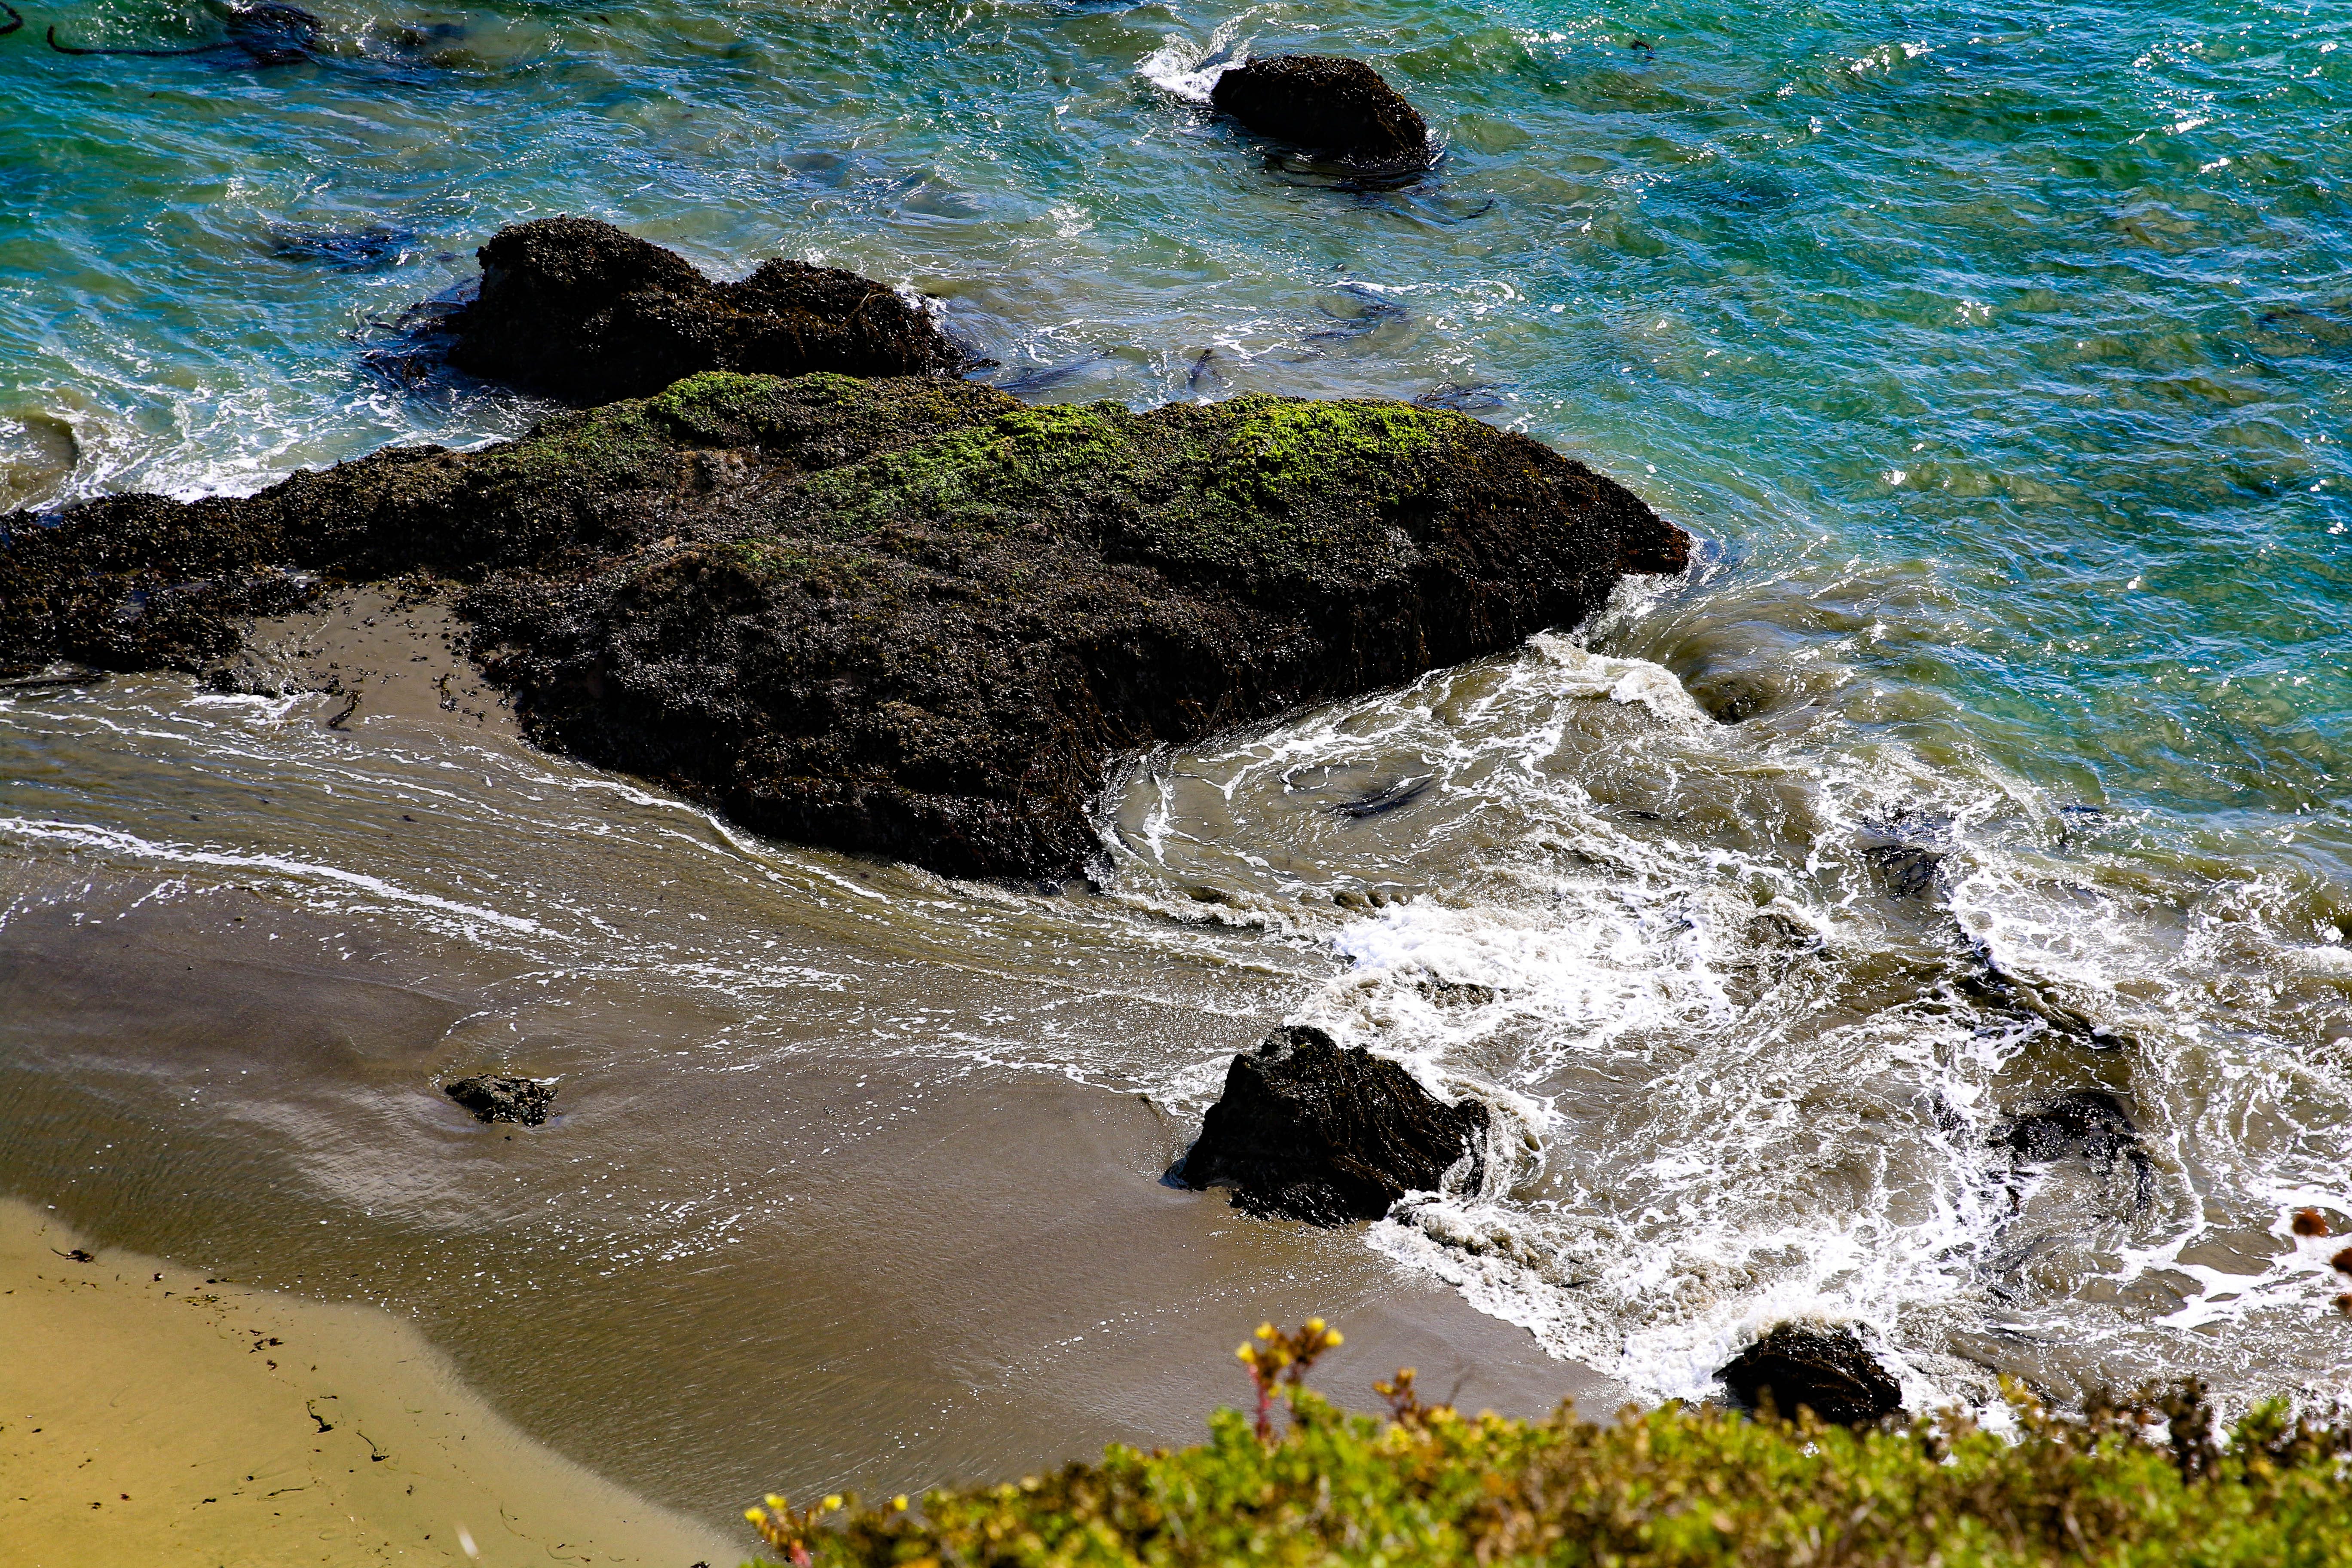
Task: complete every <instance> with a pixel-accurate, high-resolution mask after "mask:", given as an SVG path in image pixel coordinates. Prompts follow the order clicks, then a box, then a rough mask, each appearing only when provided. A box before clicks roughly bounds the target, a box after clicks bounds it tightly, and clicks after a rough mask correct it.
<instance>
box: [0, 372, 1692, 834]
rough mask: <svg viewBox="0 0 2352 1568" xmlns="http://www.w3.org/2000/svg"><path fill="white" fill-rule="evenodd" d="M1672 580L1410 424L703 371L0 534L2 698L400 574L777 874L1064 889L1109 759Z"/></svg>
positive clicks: (1362, 406)
mask: <svg viewBox="0 0 2352 1568" xmlns="http://www.w3.org/2000/svg"><path fill="white" fill-rule="evenodd" d="M1686 550H1687V540H1686V539H1685V536H1684V535H1683V533H1682V532H1681V531H1680V530H1678V529H1676V528H1675V527H1674V526H1673V525H1672V524H1670V523H1667V522H1665V521H1662V520H1661V519H1660V518H1659V517H1658V516H1657V515H1656V514H1655V513H1654V512H1653V511H1651V510H1650V509H1649V508H1648V507H1646V506H1644V505H1643V504H1642V502H1641V501H1640V500H1636V499H1635V498H1634V497H1633V495H1631V494H1630V493H1628V492H1627V491H1626V490H1625V489H1622V487H1620V486H1618V485H1617V484H1615V483H1613V482H1612V481H1611V480H1609V479H1604V478H1602V477H1601V476H1600V475H1598V474H1596V473H1594V472H1592V471H1591V469H1589V468H1585V467H1584V466H1583V465H1581V464H1580V463H1576V462H1572V461H1570V459H1568V458H1563V457H1561V456H1560V455H1559V454H1558V453H1557V452H1554V451H1552V450H1551V449H1549V447H1543V446H1540V445H1538V444H1537V443H1536V442H1533V441H1530V440H1528V439H1527V438H1525V437H1520V436H1516V435H1508V434H1506V433H1504V432H1502V431H1499V430H1496V429H1495V428H1493V427H1492V426H1486V425H1482V424H1480V423H1478V422H1477V421H1475V420H1474V419H1471V418H1468V417H1466V416H1463V415H1459V414H1453V413H1447V412H1444V411H1441V410H1433V409H1418V408H1413V407H1410V406H1407V405H1402V404H1394V403H1371V402H1312V401H1305V400H1298V399H1287V398H1276V397H1264V396H1257V397H1244V398H1237V399H1234V401H1232V402H1228V403H1222V404H1205V405H1204V404H1191V403H1185V404H1170V405H1165V406H1162V407H1160V408H1156V409H1153V410H1151V411H1150V412H1149V413H1144V414H1137V413H1134V412H1131V411H1129V409H1127V408H1125V407H1122V406H1120V405H1116V404H1108V403H1104V404H1095V405H1086V406H1070V405H1063V406H1057V407H1043V408H1032V407H1028V406H1025V405H1023V404H1021V403H1019V402H1017V401H1015V400H1014V399H1013V398H1011V397H1009V396H1006V395H1003V394H1002V393H999V392H996V391H993V390H992V389H990V388H987V387H982V386H977V385H973V384H969V383H964V382H958V381H940V380H935V379H928V378H896V379H888V380H877V381H856V380H852V379H850V378H847V377H845V376H835V375H811V376H803V377H799V378H796V379H793V380H788V381H785V380H775V379H772V378H768V377H763V376H744V375H730V374H708V375H702V376H697V377H694V378H691V379H689V380H688V381H684V382H681V383H679V384H677V385H675V386H673V387H671V388H669V389H668V390H667V392H665V393H663V394H662V395H660V396H658V397H654V398H648V399H646V400H643V401H636V402H625V403H619V404H614V405H608V406H606V407H603V408H599V409H595V410H593V411H591V412H587V413H577V414H567V415H563V416H559V417H556V418H553V419H550V420H549V421H547V422H546V423H545V424H543V425H541V426H540V427H539V428H538V429H537V430H535V431H533V432H532V433H531V434H530V435H529V436H528V437H524V438H522V439H520V440H517V441H512V442H508V443H505V444H502V445H499V446H494V447H485V448H483V449H481V450H478V451H473V452H465V453H458V452H447V451H443V450H440V449H438V448H434V447H394V448H391V449H389V450H386V451H383V452H379V453H376V454H375V455H373V457H369V458H361V459H359V460H356V461H353V462H349V463H343V464H340V465H338V466H337V467H335V468H328V469H324V470H320V471H318V472H312V473H303V474H298V475H296V476H295V477H294V478H292V479H288V480H286V481H285V482H284V483H282V484H279V485H277V486H275V487H273V488H271V489H267V490H263V491H262V492H260V493H259V494H257V495H255V496H251V497H247V498H243V499H236V500H230V499H212V500H199V501H194V502H185V503H184V502H180V501H175V500H167V499H165V498H163V497H161V496H118V497H111V498H108V499H106V500H99V501H94V502H91V503H89V504H88V505H86V506H83V507H81V508H79V509H78V510H74V511H73V512H71V513H68V515H67V516H66V517H65V518H64V519H63V521H62V522H61V523H59V524H58V526H55V527H51V526H47V522H46V521H45V520H42V519H37V518H35V517H33V516H31V515H29V514H26V513H22V512H20V513H17V514H15V515H14V516H11V517H5V518H0V674H5V673H7V672H8V671H9V670H11V669H15V670H25V669H34V668H41V667H42V666H44V665H46V664H47V663H48V662H49V661H51V660H53V659H60V658H62V659H70V660H73V661H77V662H79V663H82V664H86V665H91V666H95V667H98V668H108V669H133V668H156V667H173V668H186V669H190V670H194V669H199V668H204V667H205V666H206V665H207V664H209V663H210V661H212V660H213V659H215V658H219V657H221V656H223V655H226V654H227V653H229V652H231V651H233V650H234V649H235V648H236V647H237V646H238V643H239V637H238V630H237V627H238V617H239V616H244V615H249V614H253V613H255V612H257V611H262V610H273V611H274V610H278V609H283V608H286V607H289V605H292V604H295V603H299V602H300V601H301V600H302V598H303V596H304V595H306V594H309V593H310V592H312V591H313V585H314V583H315V579H316V575H317V574H330V575H332V576H336V577H341V578H342V579H344V580H346V581H351V580H364V579H370V578H384V577H390V576H393V575H395V574H404V573H409V572H415V571H419V570H422V571H423V572H425V573H427V574H432V575H434V576H436V577H438V578H442V579H447V580H451V581H453V582H454V584H456V585H457V587H456V593H457V598H456V602H455V608H456V610H457V614H458V615H459V616H461V617H463V618H464V619H466V620H467V621H469V622H470V623H471V637H472V651H473V653H474V656H475V657H476V658H477V659H478V660H479V661H480V663H481V664H482V666H483V668H484V669H485V670H486V671H487V672H488V674H489V676H490V677H491V678H492V679H494V680H496V681H498V682H499V683H500V684H502V685H504V686H505V687H506V688H508V689H509V690H510V691H511V692H512V693H513V694H514V697H515V705H516V708H517V710H518V713H519V715H520V718H521V719H522V721H523V722H524V724H525V727H526V729H527V731H528V732H529V733H530V735H531V736H532V737H533V738H534V739H536V740H537V741H539V742H541V743H542V744H546V745H550V746H552V747H557V748H560V749H562V750H565V751H569V752H573V753H575V754H578V755H580V756H583V757H585V758H587V759H588V760H590V761H592V762H594V763H600V764H603V765H605V766H609V767H614V768H620V769H625V770H626V771H629V772H632V773H638V774H642V775H644V776H646V777H648V778H651V779H654V780H656V781H657V782H659V783H661V784H665V785H667V786H669V787H671V788H673V789H676V790H677V791H679V792H681V793H683V794H686V795H690V796H693V797H697V798H699V799H702V800H705V801H707V802H709V803H711V804H712V805H716V806H718V807H719V809H721V810H723V811H725V812H727V813H728V814H729V815H730V816H733V817H735V818H736V819H737V820H738V821H740V822H742V823H744V824H746V825H748V826H751V827H753V828H755V829H759V830H761V831H765V832H771V833H774V834H776V835H779V836H780V837H787V838H793V839H798V840H800V841H802V842H803V843H812V844H822V845H830V846H835V847H841V848H845V849H854V850H862V851H867V852H871V853H874V854H878V855H884V856H887V857H890V858H898V859H907V860H913V861H916V862H918V863H919V864H922V865H925V866H929V867H931V868H935V869H938V870H940V871H944V872H949V873H952V874H961V875H1041V876H1042V875H1055V874H1067V873H1069V872H1072V871H1074V870H1076V869H1078V868H1080V867H1082V866H1083V864H1084V863H1085V862H1086V861H1087V859H1088V858H1090V857H1092V856H1094V855H1096V854H1097V853H1099V851H1100V847H1101V846H1100V842H1099V840H1098V839H1097V837H1096V836H1095V833H1094V830H1093V829H1092V827H1091V826H1089V823H1088V817H1087V808H1088V806H1089V805H1090V804H1091V803H1092V801H1093V799H1094V797H1095V796H1096V795H1097V794H1098V793H1099V792H1100V791H1101V789H1102V788H1103V785H1104V782H1105V778H1106V775H1107V773H1108V771H1109V770H1110V769H1111V768H1112V767H1113V765H1114V764H1115V763H1118V760H1119V759H1120V758H1122V757H1124V756H1127V755H1129V754H1132V753H1135V752H1139V751H1142V750H1144V749H1147V748H1150V747H1152V746H1156V745H1162V744H1174V743H1187V742H1192V741H1195V740H1199V739H1201V738H1203V737H1205V736H1207V735H1209V734H1211V733H1212V732H1213V731H1217V730H1219V729H1222V728H1225V727H1228V726H1232V725H1236V724H1243V723H1248V722H1251V721H1258V720H1262V719H1265V718H1267V717H1270V716H1272V715H1274V714H1276V713H1279V712H1281V711H1282V710H1286V709H1288V708H1291V707H1294V706H1296V705H1297V704H1300V703H1304V702H1312V701H1318V700H1327V699H1332V698H1339V697H1344V696H1348V695H1350V694H1353V693H1358V692H1362V691H1365V690H1368V689H1376V688H1379V687H1383V686H1388V685H1392V684H1395V683H1398V682H1402V681H1405V680H1409V679H1412V678H1413V677H1414V676H1416V675H1418V674H1420V673H1421V672H1423V671H1424V670H1427V669H1429V668H1433V667H1436V666H1440V665H1447V664H1454V663H1458V662H1460V661H1462V660H1464V659H1468V658H1475V657H1477V656H1479V655H1482V654H1487V653H1492V652H1495V651H1496V650H1498V649H1502V648H1507V647H1513V646H1515V645H1516V644H1517V643H1518V642H1520V641H1522V640H1523V639H1525V638H1526V637H1528V635H1530V634H1531V633H1533V632H1536V631H1538V630H1541V629H1542V628H1544V627H1547V626H1567V625H1573V624H1575V623H1576V622H1579V621H1580V620H1583V619H1584V618H1585V617H1586V616H1590V615H1591V614H1592V613H1593V612H1594V611H1595V610H1597V609H1599V608H1600V607H1601V605H1602V604H1603V602H1604V601H1605V600H1606V599H1607V597H1608V595H1609V592H1610V589H1611V587H1612V585H1613V584H1615V583H1616V582H1617V580H1618V579H1619V577H1620V576H1621V575H1622V574H1625V573H1628V572H1675V571H1679V570H1681V569H1682V567H1683V565H1684V563H1685V555H1686Z"/></svg>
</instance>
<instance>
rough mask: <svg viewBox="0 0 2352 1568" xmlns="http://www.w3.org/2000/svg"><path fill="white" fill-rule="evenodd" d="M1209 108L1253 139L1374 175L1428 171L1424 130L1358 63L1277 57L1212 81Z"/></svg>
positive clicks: (1254, 62)
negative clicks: (1285, 144)
mask: <svg viewBox="0 0 2352 1568" xmlns="http://www.w3.org/2000/svg"><path fill="white" fill-rule="evenodd" d="M1209 102H1210V104H1211V106H1212V107H1213V108H1214V109H1215V110H1217V111H1218V112H1219V113H1221V114H1230V115H1232V116H1233V117H1234V119H1235V120H1237V121H1240V122H1241V123H1242V124H1243V125H1244V126H1245V127H1247V128H1248V129H1249V130H1251V131H1254V132H1257V134H1259V135H1260V136H1265V137H1271V138H1272V139H1274V140H1275V141H1277V142H1292V143H1295V144H1296V145H1297V146H1300V147H1304V148H1307V150H1309V151H1310V152H1314V153H1320V154H1322V155H1323V156H1325V157H1328V158H1332V159H1336V160H1339V161H1340V162H1343V163H1352V164H1356V165H1359V166H1360V167H1362V168H1364V169H1366V170H1367V171H1370V172H1377V173H1400V174H1402V173H1405V172H1408V171H1411V170H1414V169H1424V168H1427V167H1428V166H1429V163H1430V160H1431V159H1432V157H1433V156H1434V152H1433V148H1432V146H1431V143H1430V140H1429V126H1428V124H1427V122H1425V121H1423V119H1422V118H1421V114H1420V112H1419V111H1418V110H1415V109H1414V108H1413V106H1412V104H1410V103H1407V102H1406V101H1405V100H1404V96H1403V95H1402V93H1400V92H1398V91H1397V89H1394V88H1392V87H1391V86H1390V85H1389V84H1388V83H1387V82H1386V81H1384V80H1382V79H1381V73H1380V72H1378V71H1376V70H1374V69H1373V68H1371V67H1370V66H1368V65H1366V64H1364V63H1363V62H1362V61H1361V60H1341V59H1333V58H1331V57H1329V56H1328V55H1279V56H1276V57H1275V58H1271V59H1263V60H1250V61H1248V62H1247V63H1245V64H1243V65H1238V66H1235V67H1234V68H1233V69H1231V70H1229V71H1227V72H1225V73H1224V74H1223V76H1221V77H1219V78H1218V79H1217V84H1216V86H1214V87H1213V88H1212V89H1210V90H1209Z"/></svg>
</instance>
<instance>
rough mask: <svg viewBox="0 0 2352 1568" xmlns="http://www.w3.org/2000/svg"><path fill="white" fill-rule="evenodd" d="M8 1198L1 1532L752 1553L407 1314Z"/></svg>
mask: <svg viewBox="0 0 2352 1568" xmlns="http://www.w3.org/2000/svg"><path fill="white" fill-rule="evenodd" d="M77 1250H80V1251H83V1252H85V1253H87V1252H88V1251H89V1241H88V1239H87V1238H86V1237H81V1236H79V1235H78V1234H77V1233H76V1232H74V1231H72V1230H70V1229H68V1227H67V1226H64V1225H63V1224H61V1223H60V1222H59V1221H58V1219H57V1217H56V1216H55V1215H50V1214H47V1213H46V1212H45V1211H44V1210H42V1209H40V1208H37V1207H36V1206H34V1205H29V1204H24V1203H18V1202H13V1201H10V1202H0V1342H5V1344H6V1345H7V1347H8V1349H7V1353H6V1355H5V1356H0V1541H5V1542H6V1546H7V1550H6V1552H5V1556H6V1558H7V1560H8V1561H9V1562H10V1563H16V1564H21V1565H23V1568H98V1565H100V1564H104V1565H106V1568H114V1565H116V1564H121V1563H183V1564H189V1565H194V1564H200V1563H202V1564H212V1563H220V1564H235V1565H236V1568H270V1565H275V1564H280V1563H282V1564H286V1565H288V1568H295V1565H298V1564H299V1565H300V1568H315V1565H317V1564H320V1563H333V1564H343V1563H379V1562H382V1563H530V1562H543V1561H545V1560H547V1559H548V1558H550V1557H556V1558H560V1559H562V1560H563V1561H568V1562H575V1563H611V1564H620V1563H642V1564H647V1565H664V1568H687V1565H688V1564H689V1563H698V1562H709V1563H734V1562H736V1561H739V1560H740V1557H741V1556H742V1555H743V1553H742V1552H740V1550H737V1549H736V1548H734V1547H732V1546H731V1545H730V1542H727V1541H726V1540H724V1539H722V1538H721V1537H720V1536H719V1535H718V1534H717V1533H715V1532H713V1531H709V1530H707V1529H705V1528H703V1527H702V1526H699V1525H697V1524H695V1523H692V1522H690V1521H687V1520H685V1519H682V1518H680V1517H678V1516H677V1515H676V1514H673V1513H670V1512H668V1511H667V1510H663V1509H660V1508H657V1507H656V1506H654V1505H652V1504H650V1503H648V1502H646V1501H645V1500H642V1499H638V1498H634V1497H631V1496H630V1495H628V1494H627V1493H625V1492H624V1491H622V1490H621V1489H619V1488H617V1487H614V1486H613V1485H611V1484H610V1483H608V1482H605V1481H603V1480H600V1479H597V1478H596V1477H595V1476H593V1475H592V1474H590V1473H589V1472H588V1471H586V1470H584V1469H583V1468H580V1467H579V1466H577V1465H574V1464H572V1462H571V1461H570V1460H567V1459H565V1458H562V1457H561V1456H559V1455H557V1454H556V1453H554V1452H553V1451H551V1449H549V1448H547V1447H543V1446H542V1445H541V1444H539V1443H536V1442H533V1441H532V1440H531V1439H530V1438H529V1437H527V1436H524V1435H523V1434H522V1433H521V1432H520V1431H518V1430H517V1429H516V1428H515V1427H514V1426H512V1425H511V1424H510V1423H509V1422H508V1421H506V1420H505V1419H503V1418H502V1417H500V1416H499V1415H497V1414H496V1413H495V1412H493V1411H492V1410H490V1409H489V1408H488V1405H485V1404H484V1403H483V1401H482V1400H481V1398H480V1397H479V1396H478V1394H474V1393H472V1392H470V1391H469V1390H467V1388H466V1387H465V1386H464V1385H463V1384H460V1383H459V1382H458V1381H457V1378H456V1377H455V1376H454V1375H453V1374H452V1373H451V1371H450V1368H449V1366H448V1363H447V1362H446V1359H445V1358H444V1357H443V1356H441V1355H440V1354H439V1353H438V1352H436V1351H434V1350H433V1349H432V1347H430V1346H429V1345H427V1344H426V1343H425V1340H424V1337H423V1336H422V1335H420V1334H419V1333H418V1332H417V1331H415V1328H413V1327H412V1326H411V1325H409V1324H407V1323H404V1322H402V1321H399V1320H397V1319H394V1318H393V1317H391V1316H389V1315H387V1314H385V1313H383V1312H378V1311H373V1310H368V1309H365V1308H361V1307H352V1306H329V1305H324V1304H320V1303H318V1302H312V1301H304V1300H299V1299H298V1298H294V1297H289V1296H282V1295H278V1294H274V1293H272V1292H269V1291H266V1290H256V1289H247V1288H244V1287H240V1286H236V1285H231V1284H226V1283H222V1282H216V1281H215V1280H211V1279H207V1278H206V1277H205V1276H204V1275H201V1274H197V1273H193V1272H191V1271H189V1270H186V1269H184V1268H175V1267H173V1266H172V1265H169V1264H166V1263H163V1262H161V1261H159V1260H156V1259H153V1258H142V1257H140V1256H138V1255H136V1254H134V1253H129V1252H117V1251H111V1250H109V1251H105V1252H101V1253H99V1254H98V1255H97V1256H96V1257H95V1258H94V1259H92V1260H89V1261H84V1260H82V1259H79V1258H75V1257H73V1256H72V1254H73V1253H75V1252H76V1251H77Z"/></svg>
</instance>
